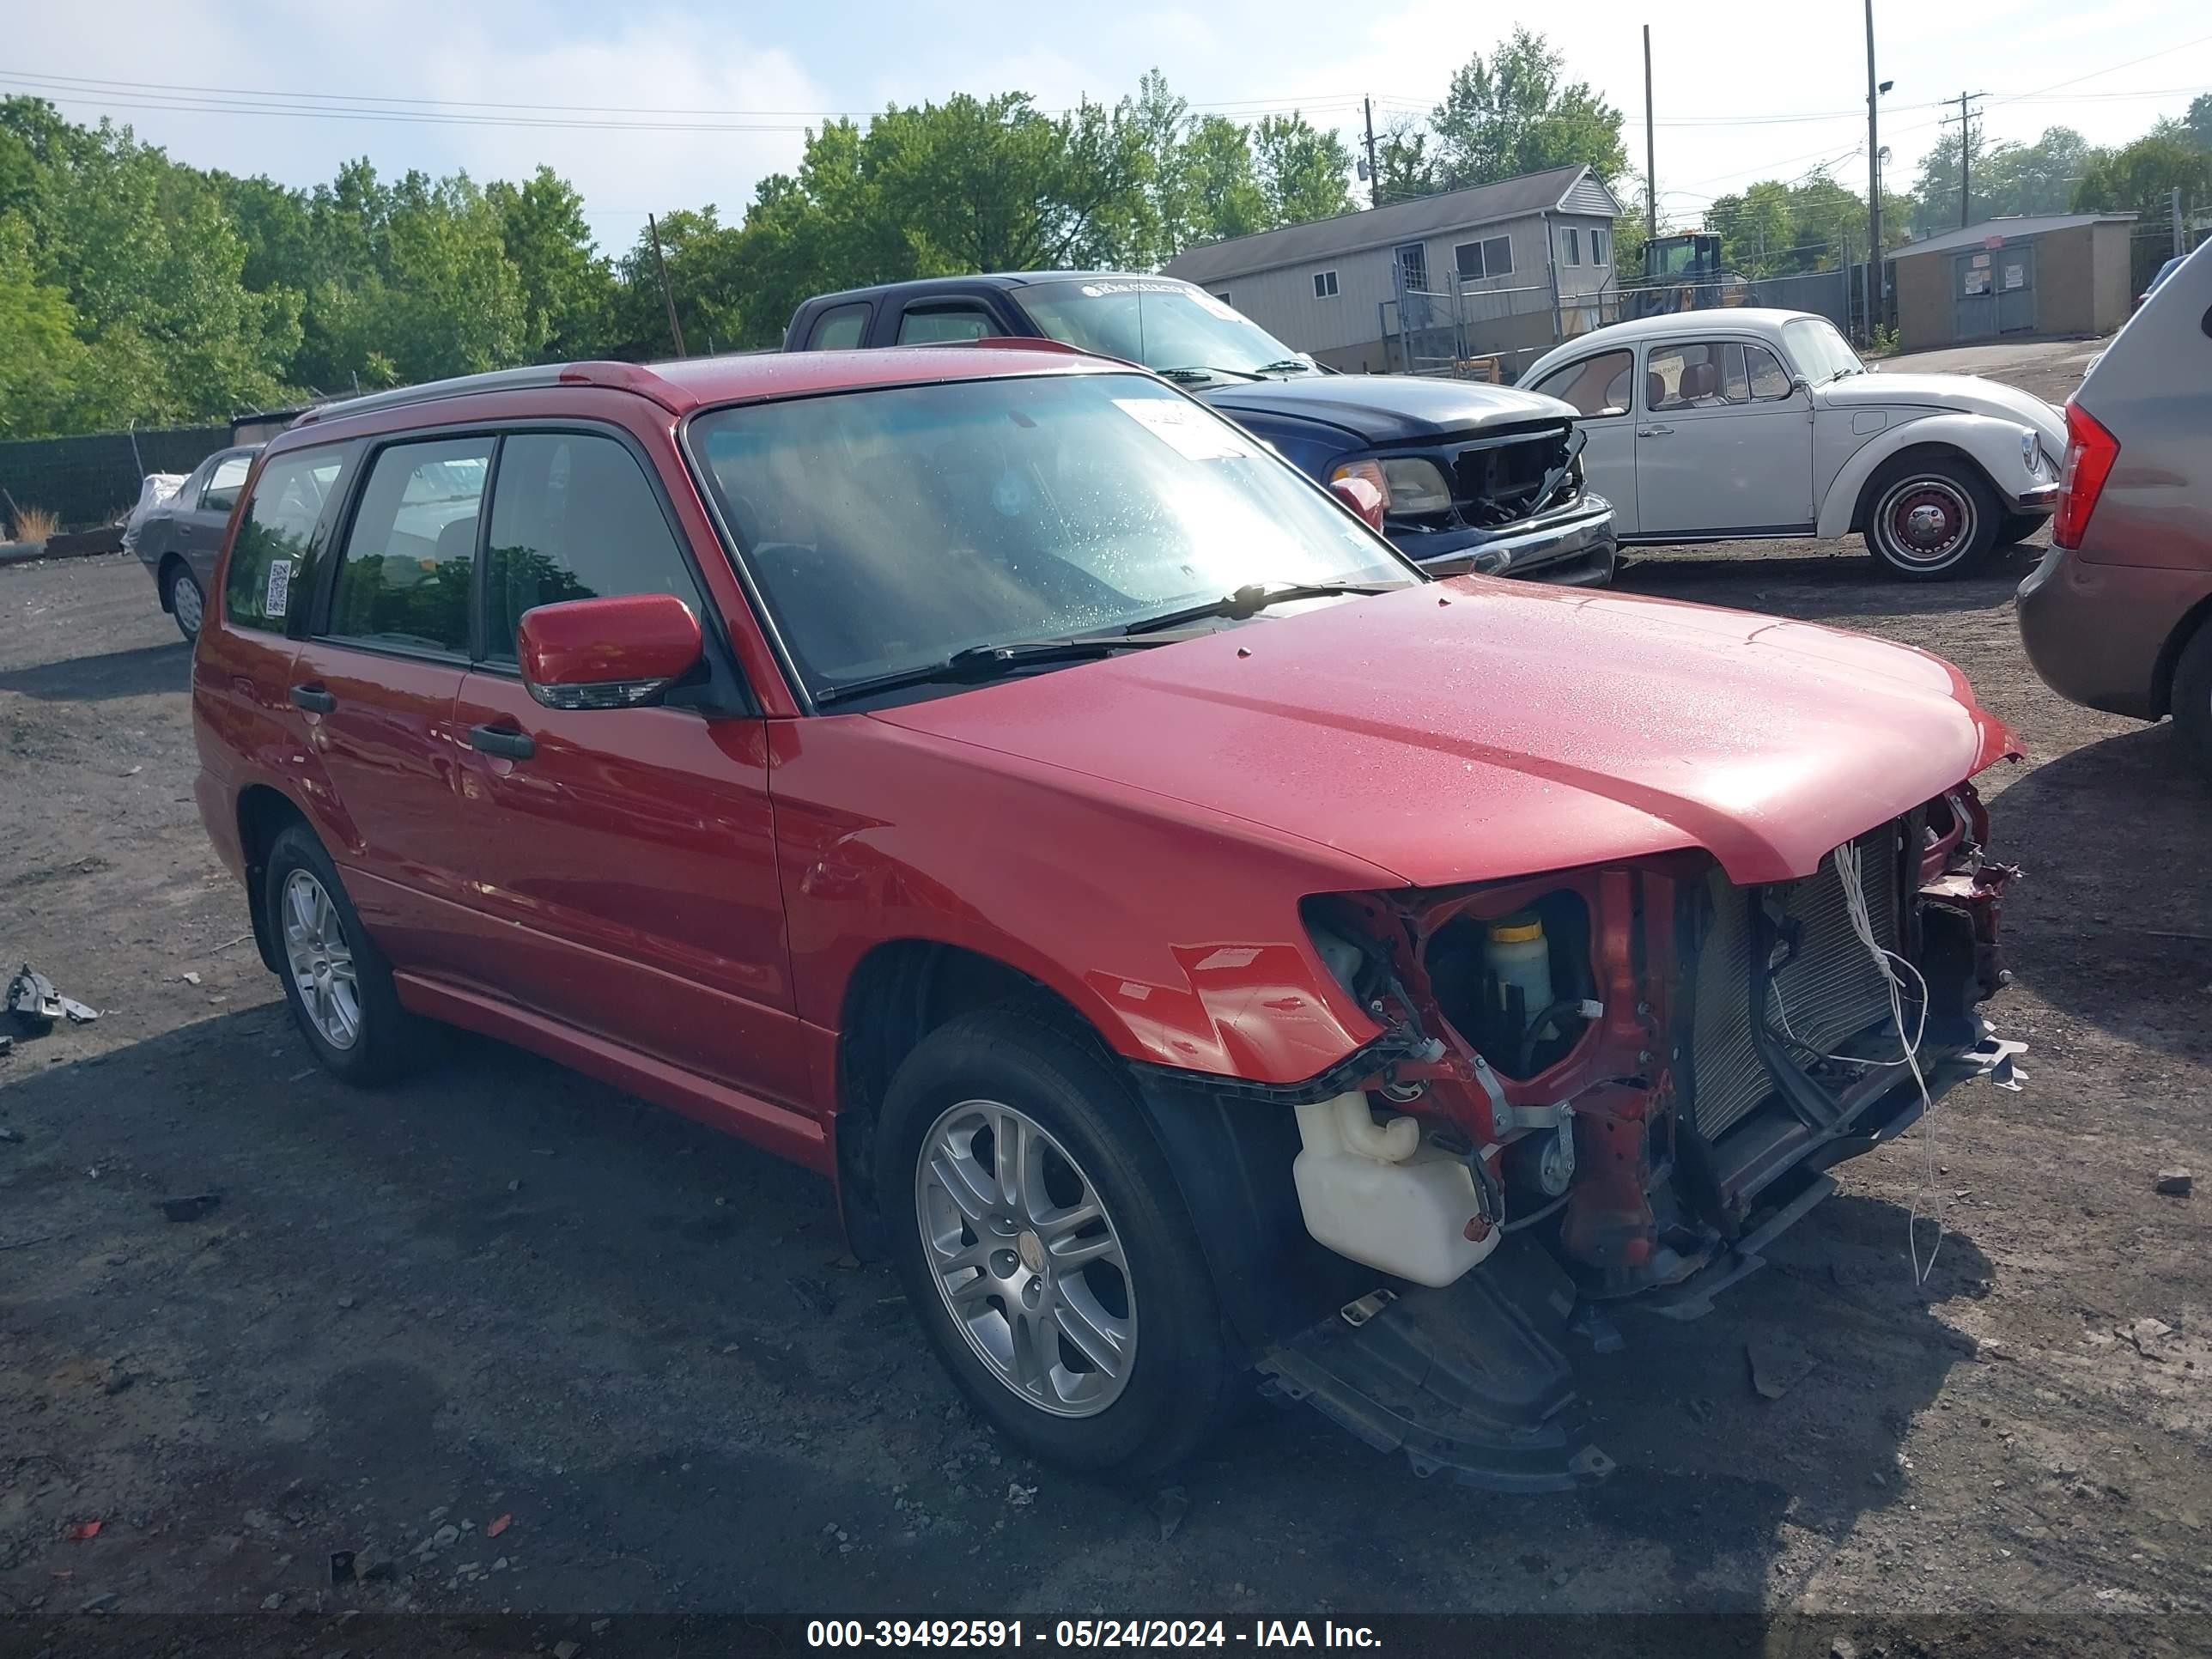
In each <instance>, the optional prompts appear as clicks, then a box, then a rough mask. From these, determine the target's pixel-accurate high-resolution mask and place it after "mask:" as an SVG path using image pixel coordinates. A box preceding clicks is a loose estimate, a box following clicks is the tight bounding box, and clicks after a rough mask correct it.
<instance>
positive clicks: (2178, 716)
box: [2170, 617, 2212, 772]
mask: <svg viewBox="0 0 2212 1659" xmlns="http://www.w3.org/2000/svg"><path fill="white" fill-rule="evenodd" d="M2170 701H2171V702H2172V708H2173V723H2174V725H2175V726H2177V727H2179V730H2180V732H2181V735H2182V736H2183V737H2184V738H2186V739H2188V742H2189V746H2190V747H2191V749H2193V750H2196V751H2197V763H2198V764H2200V765H2202V766H2203V768H2204V769H2206V770H2207V771H2208V772H2212V617H2208V618H2207V619H2206V620H2204V621H2203V622H2201V623H2197V634H2196V636H2195V637H2194V638H2193V639H2191V641H2189V643H2188V644H2187V645H2185V646H2184V647H2181V657H2180V660H2179V661H2178V662H2176V663H2175V664H2174V665H2173V693H2172V698H2171V699H2170Z"/></svg>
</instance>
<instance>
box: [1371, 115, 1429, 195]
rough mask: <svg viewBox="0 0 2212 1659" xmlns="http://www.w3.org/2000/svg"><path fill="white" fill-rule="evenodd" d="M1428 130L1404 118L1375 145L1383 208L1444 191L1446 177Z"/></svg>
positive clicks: (1387, 129)
mask: <svg viewBox="0 0 2212 1659" xmlns="http://www.w3.org/2000/svg"><path fill="white" fill-rule="evenodd" d="M1429 141H1430V133H1429V130H1428V128H1427V127H1425V126H1424V125H1422V124H1421V123H1420V122H1419V121H1418V120H1416V119H1414V118H1413V117H1412V116H1401V117H1399V118H1397V119H1395V120H1394V121H1392V122H1390V123H1389V125H1387V126H1385V127H1384V128H1383V133H1382V136H1381V137H1378V138H1377V139H1376V141H1375V178H1376V184H1377V185H1378V186H1379V188H1378V189H1377V190H1376V192H1375V193H1376V196H1377V197H1380V198H1381V204H1382V205H1383V206H1384V207H1388V206H1389V204H1391V203H1393V202H1402V201H1406V200H1407V199H1409V198H1411V197H1416V196H1432V195H1434V194H1435V193H1436V192H1437V191H1439V190H1442V189H1443V188H1444V185H1443V169H1442V167H1440V166H1439V164H1438V162H1437V157H1436V155H1434V154H1433V153H1432V152H1431V148H1430V142H1429Z"/></svg>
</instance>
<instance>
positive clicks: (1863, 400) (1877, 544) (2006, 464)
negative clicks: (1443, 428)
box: [1521, 308, 2066, 580]
mask: <svg viewBox="0 0 2212 1659" xmlns="http://www.w3.org/2000/svg"><path fill="white" fill-rule="evenodd" d="M1521 384H1522V385H1523V386H1527V387H1528V388H1530V389H1531V390H1533V391H1536V392H1548V393H1550V394H1551V395H1552V396H1553V397H1555V398H1565V400H1566V401H1567V402H1568V403H1571V404H1573V405H1574V406H1575V407H1576V408H1577V409H1578V410H1581V411H1582V420H1581V422H1580V425H1581V428H1582V430H1583V432H1584V433H1585V434H1587V435H1588V441H1587V447H1585V448H1584V450H1583V471H1584V473H1585V474H1586V476H1587V477H1588V480H1589V487H1590V489H1593V490H1595V491H1596V492H1597V493H1598V494H1599V495H1603V496H1604V497H1605V498H1606V499H1607V501H1611V502H1612V503H1613V528H1614V530H1615V532H1617V533H1618V535H1619V536H1620V540H1621V542H1622V543H1623V544H1630V543H1636V542H1645V543H1650V542H1698V541H1722V540H1733V539H1735V538H1753V537H1779V536H1822V537H1836V536H1843V535H1846V534H1848V533H1849V532H1851V531H1854V530H1856V531H1857V532H1860V533H1861V534H1862V535H1863V536H1864V537H1865V538H1866V544H1867V547H1868V549H1869V550H1870V551H1871V552H1872V553H1873V554H1874V556H1875V557H1876V558H1877V559H1880V560H1881V562H1883V563H1884V564H1886V565H1887V566H1888V567H1889V568H1891V569H1892V570H1893V571H1895V572H1896V573H1897V574H1899V575H1901V576H1909V577H1914V578H1918V579H1923V580H1925V579H1931V578H1937V577H1944V576H1955V575H1958V574H1961V573H1962V572H1964V571H1966V569H1968V568H1970V567H1972V564H1973V563H1974V562H1975V561H1976V560H1978V559H1979V558H1980V557H1981V556H1983V555H1984V554H1985V553H1987V552H1988V551H1989V550H1990V549H1991V548H1993V547H1996V546H1998V545H2000V544H2005V543H2010V542H2016V541H2019V540H2021V538H2024V537H2027V536H2029V535H2032V534H2033V533H2034V532H2035V530H2036V528H2037V527H2038V526H2040V525H2041V524H2042V523H2043V521H2044V520H2045V519H2047V518H2049V517H2050V515H2051V509H2052V507H2054V506H2055V505H2056V504H2057V495H2058V462H2059V459H2060V458H2061V457H2063V455H2064V454H2065V453H2066V424H2065V421H2064V419H2063V416H2061V414H2060V412H2059V411H2058V410H2056V409H2053V408H2052V407H2051V405H2050V404H2046V403H2045V402H2044V401H2043V400H2042V399H2041V398H2036V397H2032V396H2030V395H2029V394H2028V393H2027V392H2021V391H2018V390H2016V389H2015V388H2014V387H2012V386H2002V385H1999V384H1998V383H1997V382H1996V381H1994V380H1981V379H1979V378H1978V377H1976V376H1974V375H1971V374H1875V373H1873V372H1872V371H1871V370H1869V368H1867V367H1866V365H1865V364H1863V363H1862V362H1860V361H1859V359H1858V355H1857V353H1856V352H1854V351H1853V350H1852V349H1850V345H1849V344H1848V343H1846V342H1845V341H1844V337H1843V336H1842V335H1841V334H1838V332H1837V331H1836V329H1835V325H1833V324H1832V323H1830V322H1829V321H1828V320H1827V319H1826V318H1825V317H1818V316H1814V315H1813V314H1811V313H1808V312H1802V311H1760V310H1753V309H1750V308H1742V309H1726V308H1723V309H1719V310H1713V311H1692V312H1685V313H1679V314H1676V315H1672V316H1666V317H1650V318H1644V319H1640V320H1638V321H1636V322H1629V323H1615V324H1613V325H1611V326H1609V327H1606V328H1600V329H1595V330H1593V331H1590V332H1589V333H1588V334H1584V335H1582V336H1580V337H1577V338H1576V339H1573V340H1570V341H1568V342H1567V343H1565V344H1564V345H1560V346H1555V347H1553V349H1551V350H1550V351H1548V352H1547V353H1546V354H1545V355H1544V356H1541V357H1540V358H1538V359H1537V360H1536V361H1535V362H1534V363H1533V364H1531V365H1530V366H1529V368H1528V373H1527V374H1524V375H1523V376H1522V380H1521Z"/></svg>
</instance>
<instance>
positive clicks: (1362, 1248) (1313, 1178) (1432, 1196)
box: [1291, 1091, 1498, 1285]
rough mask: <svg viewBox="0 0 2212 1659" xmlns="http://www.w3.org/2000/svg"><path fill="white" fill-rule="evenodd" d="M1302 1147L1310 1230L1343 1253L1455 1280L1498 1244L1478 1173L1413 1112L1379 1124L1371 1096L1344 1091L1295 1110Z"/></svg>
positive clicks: (1300, 1190) (1420, 1276) (1302, 1192)
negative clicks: (1437, 1141)
mask: <svg viewBox="0 0 2212 1659" xmlns="http://www.w3.org/2000/svg"><path fill="white" fill-rule="evenodd" d="M1297 1115H1298V1137H1299V1139H1300V1140H1301V1142H1302V1143H1303V1146H1304V1150H1303V1151H1301V1152H1299V1153H1298V1155H1297V1158H1296V1159H1295V1160H1294V1161H1293V1162H1292V1164H1291V1179H1292V1181H1293V1182H1295V1183H1296V1185H1297V1194H1298V1207H1299V1210H1300V1211H1301V1212H1302V1213H1303V1214H1304V1218H1305V1224H1306V1231H1308V1232H1310V1233H1311V1234H1312V1235H1313V1236H1314V1237H1315V1238H1316V1240H1317V1241H1319V1242H1320V1243H1322V1244H1323V1245H1326V1246H1327V1247H1328V1249H1332V1250H1334V1251H1335V1252H1336V1253H1337V1254H1338V1255H1341V1256H1346V1257H1348V1258H1349V1259H1351V1260H1352V1261H1357V1262H1360V1263H1362V1264H1363V1265H1364V1266H1366V1267H1374V1268H1376V1269H1378V1270H1379V1271H1381V1272H1383V1273H1395V1275H1397V1276H1398V1277H1399V1278H1401V1279H1411V1280H1412V1281H1413V1283H1414V1284H1416V1285H1449V1284H1450V1283H1452V1281H1453V1280H1455V1279H1458V1278H1459V1277H1460V1276H1461V1275H1462V1273H1466V1272H1467V1270H1468V1268H1470V1267H1474V1265H1475V1264H1476V1263H1477V1262H1479V1261H1481V1260H1482V1259H1483V1258H1484V1257H1485V1256H1486V1255H1489V1254H1490V1253H1491V1251H1492V1250H1493V1249H1496V1248H1497V1245H1498V1233H1497V1231H1496V1230H1495V1229H1494V1228H1489V1227H1486V1228H1484V1229H1483V1230H1482V1232H1481V1234H1480V1236H1479V1237H1469V1236H1468V1223H1469V1222H1470V1221H1472V1220H1474V1219H1475V1218H1478V1217H1481V1216H1484V1214H1485V1206H1484V1205H1483V1202H1482V1200H1481V1199H1480V1197H1479V1196H1478V1195H1477V1194H1476V1192H1475V1187H1474V1176H1472V1174H1471V1173H1470V1172H1469V1170H1468V1166H1467V1164H1466V1163H1465V1162H1464V1161H1462V1158H1460V1157H1459V1156H1458V1155H1457V1154H1456V1153H1454V1152H1448V1151H1446V1150H1445V1149H1444V1148H1443V1147H1441V1146H1433V1145H1431V1144H1430V1143H1429V1142H1427V1141H1425V1139H1423V1138H1422V1134H1421V1126H1420V1124H1419V1122H1418V1121H1416V1120H1414V1119H1413V1118H1410V1117H1395V1118H1393V1119H1391V1120H1390V1121H1389V1122H1388V1123H1377V1122H1376V1121H1375V1119H1374V1116H1373V1115H1372V1114H1371V1113H1370V1110H1369V1109H1368V1105H1367V1097H1366V1096H1365V1095H1364V1094H1362V1093H1359V1092H1358V1091H1352V1092H1349V1093H1346V1094H1340V1095H1338V1096H1337V1097H1334V1099H1331V1100H1323V1101H1317V1102H1316V1103H1312V1104H1310V1105H1305V1106H1301V1107H1299V1108H1298V1109H1297Z"/></svg>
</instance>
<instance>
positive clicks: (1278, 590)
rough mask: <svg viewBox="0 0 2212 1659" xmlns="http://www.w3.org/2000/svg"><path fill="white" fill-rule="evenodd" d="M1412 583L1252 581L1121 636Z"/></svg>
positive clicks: (1388, 590) (1134, 626)
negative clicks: (1293, 602) (1292, 603)
mask: <svg viewBox="0 0 2212 1659" xmlns="http://www.w3.org/2000/svg"><path fill="white" fill-rule="evenodd" d="M1410 586H1413V584H1412V583H1411V582H1288V583H1280V582H1279V583H1277V584H1275V585H1273V586H1269V585H1268V584H1267V583H1265V582H1251V583H1248V584H1247V585H1246V586H1243V587H1240V588H1238V589H1237V591H1236V592H1234V593H1225V594H1224V595H1223V596H1222V597H1221V598H1219V599H1209V600H1207V601H1206V603H1205V604H1204V605H1186V606H1184V607H1183V608H1182V610H1180V611H1169V612H1168V613H1167V614H1166V615H1164V616H1160V617H1146V618H1145V620H1144V621H1142V622H1133V623H1130V624H1129V625H1128V627H1127V628H1126V629H1123V630H1122V637H1123V638H1125V639H1126V638H1127V637H1128V636H1129V635H1134V634H1158V633H1162V632H1164V631H1165V630H1166V629H1170V628H1180V627H1182V625H1183V624H1184V623H1194V622H1203V621H1205V620H1206V618H1207V617H1227V618H1228V619H1229V620H1230V621H1231V622H1245V621H1249V619H1250V618H1252V617H1256V616H1258V615H1259V614H1260V613H1261V611H1265V610H1266V609H1267V607H1268V606H1269V605H1287V604H1289V603H1290V602H1291V600H1293V599H1333V598H1334V597H1335V596H1336V595H1338V594H1340V593H1395V592H1397V591H1398V589H1400V588H1401V587H1410Z"/></svg>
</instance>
